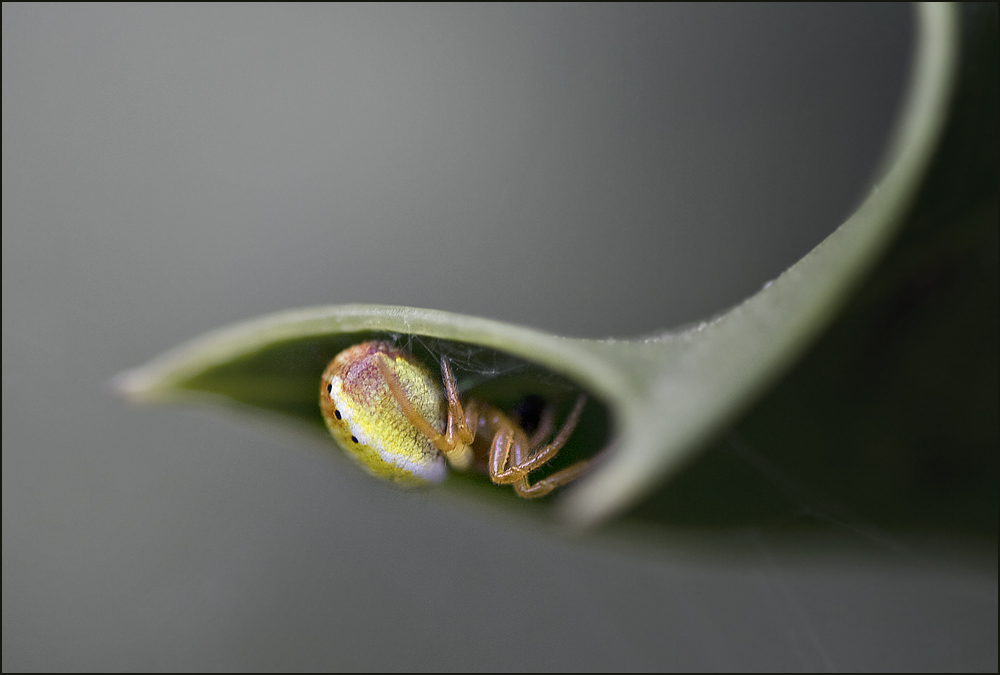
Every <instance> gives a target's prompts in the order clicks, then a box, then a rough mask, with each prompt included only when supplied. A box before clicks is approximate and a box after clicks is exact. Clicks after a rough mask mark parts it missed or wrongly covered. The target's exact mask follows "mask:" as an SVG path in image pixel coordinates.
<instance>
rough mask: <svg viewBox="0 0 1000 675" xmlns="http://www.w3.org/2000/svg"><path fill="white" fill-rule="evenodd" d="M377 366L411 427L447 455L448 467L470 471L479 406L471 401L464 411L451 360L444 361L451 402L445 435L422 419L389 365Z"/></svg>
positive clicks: (443, 375)
mask: <svg viewBox="0 0 1000 675" xmlns="http://www.w3.org/2000/svg"><path fill="white" fill-rule="evenodd" d="M376 363H377V365H378V369H379V371H380V372H381V373H382V377H384V378H385V381H386V384H387V385H388V386H389V391H390V392H391V393H392V396H393V398H394V399H396V403H397V404H399V407H400V410H402V411H403V414H404V415H406V418H407V419H408V420H410V423H411V424H413V426H415V427H416V428H417V429H419V430H420V432H421V433H423V434H424V435H425V436H427V438H428V439H429V440H430V442H431V443H433V444H434V447H436V448H437V449H438V450H440V451H441V452H443V453H444V456H445V457H447V458H448V463H449V464H451V465H452V466H453V467H455V468H456V469H458V470H459V471H465V470H467V469H468V468H469V467H470V466H471V465H472V459H473V453H472V448H471V447H470V446H471V445H472V442H473V441H474V440H475V439H476V420H477V419H478V416H477V414H476V406H475V404H474V403H473V402H471V401H470V402H469V404H468V405H466V406H465V407H464V409H463V407H462V403H461V401H459V399H458V385H457V384H456V383H455V376H454V374H452V372H451V366H450V365H449V364H448V360H447V359H446V358H444V357H443V356H442V357H441V375H442V379H443V380H444V386H445V391H446V394H447V399H448V424H447V426H446V427H445V433H444V434H441V433H440V432H438V430H437V429H435V428H434V427H432V426H431V425H430V423H429V422H428V421H427V420H426V419H424V417H423V415H421V414H420V413H419V412H417V410H416V409H415V408H414V407H413V404H412V403H411V402H410V399H409V398H408V397H407V396H406V393H405V392H404V391H403V388H402V387H401V386H400V384H399V379H398V378H397V377H396V376H395V374H394V373H392V372H391V371H390V370H389V367H388V365H386V363H385V362H384V361H382V360H379V361H376Z"/></svg>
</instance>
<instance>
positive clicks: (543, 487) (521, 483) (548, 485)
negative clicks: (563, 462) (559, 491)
mask: <svg viewBox="0 0 1000 675" xmlns="http://www.w3.org/2000/svg"><path fill="white" fill-rule="evenodd" d="M590 461H591V460H589V459H585V460H583V461H580V462H577V463H576V464H573V465H572V466H568V467H566V468H565V469H560V470H559V471H556V472H555V473H554V474H552V475H551V476H546V477H545V478H542V479H541V480H539V481H537V482H535V483H532V484H529V483H528V476H527V475H524V476H521V477H520V478H519V479H518V480H517V481H516V482H515V483H514V492H516V493H517V496H518V497H524V498H525V499H537V498H538V497H544V496H545V495H547V494H548V493H550V492H552V491H553V490H555V489H556V488H557V487H560V486H563V485H565V484H566V483H572V482H573V481H575V480H576V479H577V478H579V477H580V476H582V475H583V474H585V473H586V472H587V469H589V468H590Z"/></svg>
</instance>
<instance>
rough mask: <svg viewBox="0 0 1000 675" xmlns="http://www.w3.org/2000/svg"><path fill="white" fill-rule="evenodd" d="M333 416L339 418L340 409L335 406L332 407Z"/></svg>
mask: <svg viewBox="0 0 1000 675" xmlns="http://www.w3.org/2000/svg"><path fill="white" fill-rule="evenodd" d="M333 416H334V417H336V418H337V419H338V420H339V419H340V411H339V410H337V409H336V408H334V410H333Z"/></svg>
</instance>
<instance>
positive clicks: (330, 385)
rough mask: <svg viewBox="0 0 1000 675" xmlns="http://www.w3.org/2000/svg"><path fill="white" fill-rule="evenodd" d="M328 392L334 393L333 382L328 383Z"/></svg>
mask: <svg viewBox="0 0 1000 675" xmlns="http://www.w3.org/2000/svg"><path fill="white" fill-rule="evenodd" d="M326 393H328V394H332V393H333V385H332V384H328V385H326Z"/></svg>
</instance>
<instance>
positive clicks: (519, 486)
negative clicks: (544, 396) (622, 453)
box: [490, 394, 590, 499]
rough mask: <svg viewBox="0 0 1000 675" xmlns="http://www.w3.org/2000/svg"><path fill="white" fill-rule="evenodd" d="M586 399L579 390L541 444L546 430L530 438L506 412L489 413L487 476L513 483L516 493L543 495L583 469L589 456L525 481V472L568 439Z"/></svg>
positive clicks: (552, 455)
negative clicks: (567, 412) (564, 415)
mask: <svg viewBox="0 0 1000 675" xmlns="http://www.w3.org/2000/svg"><path fill="white" fill-rule="evenodd" d="M586 402H587V397H586V396H584V395H582V394H581V395H580V396H579V397H578V398H577V399H576V405H575V406H574V407H573V412H571V413H570V415H569V417H567V418H566V421H565V422H564V423H563V425H562V428H561V429H559V433H557V434H556V437H555V438H554V439H553V440H552V442H551V443H549V444H548V445H545V446H542V447H538V444H540V443H541V442H542V441H543V440H544V438H545V435H547V434H544V435H539V434H536V435H535V436H534V437H533V438H532V440H531V441H529V440H528V437H527V435H526V434H525V433H524V431H523V430H522V429H521V428H520V427H519V426H517V425H516V424H514V423H513V422H512V421H510V420H509V419H507V418H506V417H505V416H503V415H500V414H496V415H492V416H491V417H492V420H491V422H492V425H491V426H493V427H494V429H495V431H496V433H495V435H494V436H493V442H492V444H491V446H490V479H491V480H492V481H493V482H494V483H497V484H499V485H512V486H513V487H514V491H515V492H516V493H517V494H518V496H519V497H524V498H526V499H534V498H536V497H544V496H545V495H547V494H548V493H550V492H552V490H554V489H556V488H557V487H560V486H562V485H566V484H567V483H570V482H572V481H574V480H576V479H577V478H579V477H580V476H582V475H583V474H584V473H586V471H587V468H588V466H589V465H590V461H589V460H583V461H580V462H577V463H576V464H573V465H572V466H568V467H566V468H565V469H561V470H559V471H557V472H555V473H554V474H552V475H550V476H546V477H545V478H543V479H541V480H539V481H537V482H535V483H533V484H532V483H528V474H529V473H531V472H532V471H534V470H535V469H537V468H539V467H541V466H543V465H544V464H545V463H546V462H548V461H549V460H551V459H552V458H553V457H555V456H556V455H557V454H558V453H559V451H560V450H561V449H562V447H563V446H564V445H565V444H566V441H568V440H569V437H570V436H571V435H572V434H573V430H574V429H576V425H577V423H578V422H579V421H580V415H581V413H583V406H584V404H585V403H586Z"/></svg>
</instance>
